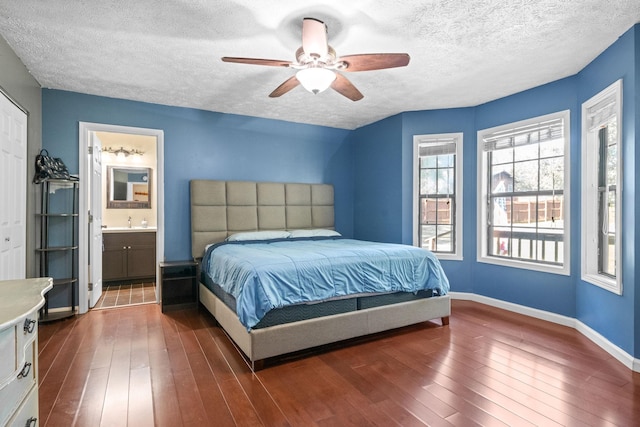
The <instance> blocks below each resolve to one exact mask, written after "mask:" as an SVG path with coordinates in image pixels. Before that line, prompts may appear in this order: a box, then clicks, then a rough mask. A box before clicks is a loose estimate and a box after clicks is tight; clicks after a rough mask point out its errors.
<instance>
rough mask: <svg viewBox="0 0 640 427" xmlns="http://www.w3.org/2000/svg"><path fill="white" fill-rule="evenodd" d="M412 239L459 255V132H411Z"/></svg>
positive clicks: (452, 256) (447, 254)
mask: <svg viewBox="0 0 640 427" xmlns="http://www.w3.org/2000/svg"><path fill="white" fill-rule="evenodd" d="M414 153H415V165H416V166H415V174H414V175H415V177H416V178H415V184H414V200H415V203H414V205H415V209H414V243H415V244H416V245H417V246H420V247H423V248H426V249H429V250H431V251H433V252H434V253H436V254H437V255H438V257H440V258H443V259H447V258H449V259H461V258H462V250H461V246H462V231H461V228H462V227H461V221H462V216H461V212H462V195H461V190H462V167H461V165H462V134H461V133H456V134H442V135H416V136H414Z"/></svg>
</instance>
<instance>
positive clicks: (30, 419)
mask: <svg viewBox="0 0 640 427" xmlns="http://www.w3.org/2000/svg"><path fill="white" fill-rule="evenodd" d="M38 425H39V422H38V388H37V387H34V388H32V389H31V391H30V392H29V396H28V397H27V398H26V400H25V401H24V403H23V404H22V406H20V408H19V409H18V412H16V414H15V415H14V417H13V418H12V419H11V420H10V421H9V424H8V426H9V427H25V426H26V427H37V426H38Z"/></svg>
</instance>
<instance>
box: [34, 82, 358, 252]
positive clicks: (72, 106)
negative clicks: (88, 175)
mask: <svg viewBox="0 0 640 427" xmlns="http://www.w3.org/2000/svg"><path fill="white" fill-rule="evenodd" d="M42 92H43V93H42V106H43V122H42V134H43V141H42V145H43V148H47V149H48V150H49V152H50V153H51V154H52V155H55V156H56V157H61V158H62V159H63V160H64V161H65V163H66V164H67V166H68V168H69V170H70V172H71V173H77V172H78V122H80V121H84V122H94V123H104V124H114V125H121V126H134V127H143V128H152V129H161V130H163V131H164V154H165V165H164V191H165V193H164V194H165V210H164V213H165V257H166V259H167V260H178V259H189V258H191V241H190V213H189V181H190V180H191V179H230V180H251V181H254V180H255V181H279V182H283V181H289V182H292V181H295V182H310V183H329V184H333V185H334V188H335V208H336V228H337V229H338V230H340V232H341V233H343V234H344V235H346V236H351V235H352V233H353V213H352V212H353V206H352V192H353V183H352V153H351V148H350V144H349V143H348V136H349V131H346V130H342V129H334V128H328V127H322V126H311V125H302V124H296V123H290V122H284V121H278V120H267V119H259V118H255V117H246V116H237V115H231V114H221V113H213V112H207V111H201V110H194V109H187V108H178V107H168V106H162V105H155V104H147V103H142V102H134V101H126V100H120V99H112V98H104V97H98V96H91V95H83V94H78V93H73V92H64V91H58V90H46V89H45V90H43V91H42Z"/></svg>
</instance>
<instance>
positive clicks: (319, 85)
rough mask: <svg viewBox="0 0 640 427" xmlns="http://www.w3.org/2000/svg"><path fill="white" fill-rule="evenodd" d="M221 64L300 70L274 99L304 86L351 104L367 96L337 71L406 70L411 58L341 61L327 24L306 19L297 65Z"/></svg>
mask: <svg viewBox="0 0 640 427" xmlns="http://www.w3.org/2000/svg"><path fill="white" fill-rule="evenodd" d="M222 60H223V61H224V62H236V63H240V64H255V65H267V66H271V67H286V68H293V69H294V70H298V71H297V72H296V74H295V75H294V76H292V77H290V78H289V79H287V80H285V82H284V83H282V84H281V85H280V86H278V87H277V88H276V89H275V90H274V91H273V92H271V93H270V94H269V96H270V97H271V98H276V97H279V96H281V95H284V94H285V93H287V92H289V91H290V90H291V89H293V88H295V87H296V86H298V85H299V84H301V85H302V86H303V87H304V88H305V89H307V90H308V91H309V92H312V93H315V94H317V93H320V92H322V91H324V90H326V89H327V88H329V87H331V88H332V89H333V90H335V91H336V92H338V93H340V94H341V95H344V96H346V97H347V98H349V99H350V100H352V101H358V100H360V99H362V98H363V97H364V95H362V93H360V91H359V90H358V89H357V88H356V87H355V86H354V85H353V84H352V83H351V82H350V81H349V80H348V79H347V78H346V77H344V76H343V75H342V74H341V73H339V72H338V71H346V72H354V71H370V70H381V69H384V68H395V67H404V66H406V65H407V64H409V55H408V54H406V53H364V54H359V55H347V56H341V57H339V56H337V55H336V51H335V50H334V49H333V48H332V47H331V46H329V44H328V43H327V26H326V24H325V23H324V22H322V21H320V20H318V19H315V18H304V19H303V20H302V47H300V48H299V49H298V50H297V51H296V61H295V62H292V61H280V60H277V59H259V58H237V57H229V56H225V57H223V58H222Z"/></svg>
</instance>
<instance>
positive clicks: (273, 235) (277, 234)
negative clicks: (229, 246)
mask: <svg viewBox="0 0 640 427" xmlns="http://www.w3.org/2000/svg"><path fill="white" fill-rule="evenodd" d="M288 237H291V233H289V232H288V231H284V230H267V231H245V232H243V233H234V234H232V235H231V236H229V237H227V239H226V240H227V242H240V241H244V240H269V239H286V238H288Z"/></svg>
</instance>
